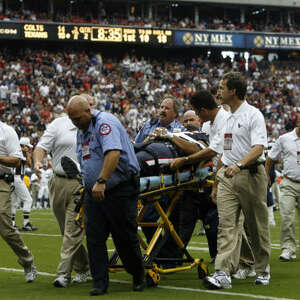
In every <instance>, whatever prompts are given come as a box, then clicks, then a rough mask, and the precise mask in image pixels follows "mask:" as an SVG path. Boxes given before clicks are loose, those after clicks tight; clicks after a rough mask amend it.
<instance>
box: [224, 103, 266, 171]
mask: <svg viewBox="0 0 300 300" xmlns="http://www.w3.org/2000/svg"><path fill="white" fill-rule="evenodd" d="M224 129H225V131H224V135H223V140H224V152H223V155H222V163H223V164H224V165H232V164H236V163H237V162H238V161H240V160H241V159H242V158H243V157H244V156H245V155H246V154H247V153H248V152H249V151H250V150H251V148H252V147H254V146H255V145H262V146H264V147H265V148H267V147H268V140H267V129H266V124H265V119H264V116H263V114H262V113H261V112H260V111H259V110H258V109H257V108H255V107H254V106H252V105H249V104H248V103H247V101H244V102H243V103H242V104H241V105H240V107H239V108H238V109H237V110H236V111H235V112H234V113H231V112H230V113H229V117H228V118H227V120H226V124H225V126H224ZM264 160H265V155H264V153H263V154H262V155H261V156H260V157H259V158H258V161H259V162H263V161H264Z"/></svg>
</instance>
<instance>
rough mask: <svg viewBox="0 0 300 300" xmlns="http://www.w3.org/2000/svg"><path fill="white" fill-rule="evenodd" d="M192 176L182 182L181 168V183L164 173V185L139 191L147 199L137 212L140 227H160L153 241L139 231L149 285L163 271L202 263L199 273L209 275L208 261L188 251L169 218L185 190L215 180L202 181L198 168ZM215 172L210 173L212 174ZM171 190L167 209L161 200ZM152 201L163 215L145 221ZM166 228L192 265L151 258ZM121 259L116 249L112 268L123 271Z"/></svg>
mask: <svg viewBox="0 0 300 300" xmlns="http://www.w3.org/2000/svg"><path fill="white" fill-rule="evenodd" d="M211 165H212V163H208V164H205V165H203V166H202V167H207V166H211ZM191 174H192V175H191V177H190V179H189V180H188V181H184V182H180V181H179V180H178V179H179V172H177V173H176V179H177V180H176V182H177V184H175V185H171V186H165V184H164V175H163V174H161V186H160V187H159V188H158V189H155V190H151V191H147V192H145V193H141V194H139V197H138V198H139V200H140V201H141V202H142V203H143V202H144V203H145V202H147V204H146V205H141V208H140V210H139V213H138V216H137V223H138V226H140V227H157V229H156V231H155V233H154V235H153V237H152V239H151V241H150V243H149V244H147V243H146V242H145V241H144V239H143V238H142V237H141V235H140V234H139V233H138V238H139V241H140V245H141V247H142V248H143V249H144V263H145V268H146V270H147V273H146V280H147V285H148V286H156V285H157V284H158V282H159V281H160V275H159V274H169V273H175V272H181V271H187V270H191V269H192V268H194V267H196V266H197V267H198V277H199V278H200V279H203V278H204V277H205V276H207V275H208V268H207V266H206V264H204V261H203V259H200V258H193V257H192V256H191V255H190V254H189V253H188V251H187V250H186V248H185V246H184V244H183V242H182V240H181V239H180V237H179V235H178V233H177V232H176V230H175V228H174V226H173V224H172V222H171V221H170V220H169V216H170V215H171V213H172V211H173V209H174V207H175V204H176V202H177V201H178V199H179V198H180V196H181V195H182V193H183V191H184V190H199V188H201V187H204V186H208V185H212V184H213V181H212V180H207V179H206V180H205V182H199V181H198V180H197V179H196V177H195V172H194V169H192V171H191ZM212 174H213V173H211V174H210V175H212ZM166 194H168V195H169V196H171V202H170V204H169V207H168V208H167V210H166V211H164V210H163V208H162V207H161V205H160V203H159V200H160V199H161V198H162V196H164V195H166ZM148 205H153V206H154V207H155V209H156V211H157V212H158V214H159V216H160V217H159V219H158V221H157V222H141V220H142V218H143V216H144V213H145V211H146V210H147V207H148ZM163 230H165V232H167V231H169V232H170V234H171V236H172V238H173V239H174V241H175V242H176V244H177V245H178V246H179V248H181V249H183V250H184V254H185V255H186V256H187V259H183V260H182V261H183V262H187V261H188V262H190V264H189V265H186V266H178V267H176V268H169V269H163V268H161V267H159V265H158V264H157V263H156V262H153V261H152V259H151V254H152V251H153V250H154V247H155V245H156V243H157V242H158V240H159V238H160V236H161V235H162V232H163ZM117 260H118V256H117V253H116V252H115V253H114V254H113V255H112V257H111V259H110V267H109V271H110V272H113V273H114V272H120V271H123V270H124V268H123V266H122V265H117V264H116V262H117Z"/></svg>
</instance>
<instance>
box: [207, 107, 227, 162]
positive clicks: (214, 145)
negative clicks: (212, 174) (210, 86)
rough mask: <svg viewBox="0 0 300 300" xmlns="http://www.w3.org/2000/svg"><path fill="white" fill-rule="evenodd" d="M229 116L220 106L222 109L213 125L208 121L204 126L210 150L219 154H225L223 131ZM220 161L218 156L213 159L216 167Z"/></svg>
mask: <svg viewBox="0 0 300 300" xmlns="http://www.w3.org/2000/svg"><path fill="white" fill-rule="evenodd" d="M229 116H230V113H229V112H228V111H226V110H225V109H224V108H223V107H222V106H220V109H219V111H218V113H217V114H216V117H215V119H214V121H213V123H211V121H207V122H204V123H203V125H202V131H203V132H205V133H206V134H208V136H209V146H208V148H209V149H211V150H213V151H215V152H216V153H218V154H222V153H223V130H224V127H225V124H226V120H227V118H228V117H229ZM218 160H219V155H216V156H215V157H214V158H213V163H214V167H217V164H218Z"/></svg>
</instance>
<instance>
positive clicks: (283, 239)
mask: <svg viewBox="0 0 300 300" xmlns="http://www.w3.org/2000/svg"><path fill="white" fill-rule="evenodd" d="M279 206H280V215H281V230H280V246H281V249H282V250H283V249H287V250H289V251H291V252H293V253H296V248H297V243H296V236H295V210H296V206H297V210H298V222H299V224H300V183H296V182H293V181H291V180H289V179H288V178H283V179H282V181H281V183H280V198H279Z"/></svg>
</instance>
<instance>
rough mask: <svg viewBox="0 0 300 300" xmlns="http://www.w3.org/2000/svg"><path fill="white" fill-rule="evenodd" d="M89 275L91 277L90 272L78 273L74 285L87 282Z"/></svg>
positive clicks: (73, 281)
mask: <svg viewBox="0 0 300 300" xmlns="http://www.w3.org/2000/svg"><path fill="white" fill-rule="evenodd" d="M89 275H90V272H85V273H77V274H76V275H75V277H74V278H73V280H72V283H84V282H87V280H88V276H89Z"/></svg>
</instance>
